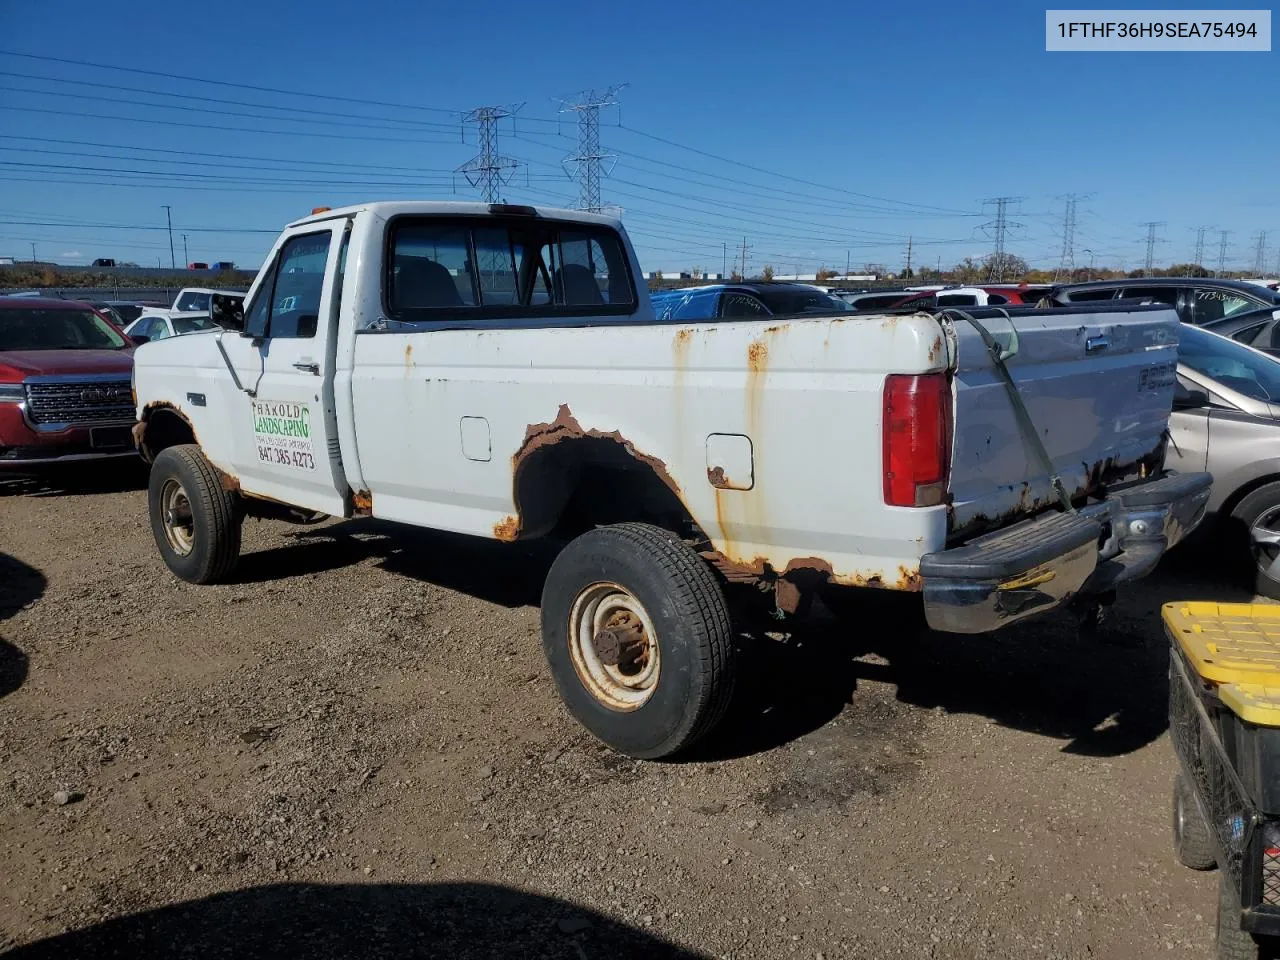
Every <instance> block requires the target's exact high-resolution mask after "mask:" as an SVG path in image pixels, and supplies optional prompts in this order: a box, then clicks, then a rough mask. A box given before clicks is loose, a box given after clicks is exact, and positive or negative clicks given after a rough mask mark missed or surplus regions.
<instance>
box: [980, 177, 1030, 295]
mask: <svg viewBox="0 0 1280 960" xmlns="http://www.w3.org/2000/svg"><path fill="white" fill-rule="evenodd" d="M1021 200H1022V197H991V198H989V199H987V200H983V201H982V203H983V205H984V206H985V205H987V204H994V205H995V208H996V218H995V219H994V220H991V221H988V222H987V223H984V224H983V225H982V226H983V229H985V230H988V231H990V232H991V236H992V237H993V238H994V240H995V249H994V250H993V251H992V252H991V262H990V264H989V265H988V267H987V276H988V279H990V280H997V281H998V280H1003V279H1004V269H1005V254H1004V241H1005V235H1006V234H1007V232H1008V230H1009V228H1010V227H1020V226H1022V224H1020V223H1016V222H1014V221H1011V220H1010V219H1009V216H1008V211H1009V205H1010V204H1013V203H1019V202H1021Z"/></svg>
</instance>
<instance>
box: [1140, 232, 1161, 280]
mask: <svg viewBox="0 0 1280 960" xmlns="http://www.w3.org/2000/svg"><path fill="white" fill-rule="evenodd" d="M1164 224H1165V222H1164V221H1163V220H1148V221H1147V222H1146V223H1144V224H1143V226H1144V227H1146V228H1147V259H1146V263H1145V265H1144V266H1143V268H1142V275H1143V276H1144V277H1149V276H1151V271H1152V270H1153V269H1154V268H1155V263H1156V243H1157V242H1159V241H1160V239H1161V238H1160V237H1157V236H1156V230H1158V229H1159V228H1160V227H1163V226H1164Z"/></svg>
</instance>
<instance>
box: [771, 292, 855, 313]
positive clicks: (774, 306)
mask: <svg viewBox="0 0 1280 960" xmlns="http://www.w3.org/2000/svg"><path fill="white" fill-rule="evenodd" d="M754 293H755V294H756V296H758V297H759V298H760V299H761V300H763V301H764V305H765V306H766V307H768V308H769V310H770V312H771V313H774V314H782V315H786V314H791V313H852V312H853V307H851V306H849V304H848V303H847V302H845V301H844V300H841V299H840V298H839V297H833V296H832V295H831V294H829V293H824V292H823V291H821V290H804V289H799V290H796V289H790V290H789V289H786V288H781V289H768V288H765V287H761V288H759V289H756V290H755V291H754Z"/></svg>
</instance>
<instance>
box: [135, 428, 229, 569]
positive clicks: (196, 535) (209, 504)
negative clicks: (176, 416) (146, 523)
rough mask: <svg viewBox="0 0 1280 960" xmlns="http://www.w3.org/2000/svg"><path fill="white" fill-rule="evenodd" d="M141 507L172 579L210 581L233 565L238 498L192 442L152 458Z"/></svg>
mask: <svg viewBox="0 0 1280 960" xmlns="http://www.w3.org/2000/svg"><path fill="white" fill-rule="evenodd" d="M147 508H148V512H149V513H150V515H151V533H152V535H153V536H154V537H155V541H156V547H157V548H159V550H160V556H161V557H162V558H163V559H164V562H165V566H167V567H168V568H169V569H170V570H172V571H173V573H174V575H175V576H176V577H178V579H180V580H185V581H187V582H188V583H216V582H218V581H219V580H222V579H224V578H225V577H226V576H227V575H228V574H229V573H231V571H232V570H233V569H234V568H235V565H236V561H237V560H239V559H240V522H241V519H242V518H241V513H240V503H239V497H237V496H236V494H234V493H232V492H231V491H229V490H225V489H223V486H222V480H221V478H220V477H219V476H218V474H217V473H216V472H215V471H214V469H213V467H212V466H211V465H210V463H209V461H208V460H206V459H205V458H204V454H203V453H201V452H200V448H199V447H198V446H196V445H195V444H194V443H187V444H182V445H180V446H176V447H168V448H166V449H165V450H162V451H161V452H160V455H159V456H157V457H156V459H155V462H154V463H153V464H152V465H151V479H150V481H149V483H148V484H147ZM183 519H186V520H187V521H188V522H186V523H183V522H182V521H183Z"/></svg>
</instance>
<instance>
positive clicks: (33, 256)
mask: <svg viewBox="0 0 1280 960" xmlns="http://www.w3.org/2000/svg"><path fill="white" fill-rule="evenodd" d="M31 262H32V263H35V262H36V242H35V241H34V240H32V241H31Z"/></svg>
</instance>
